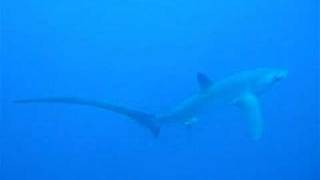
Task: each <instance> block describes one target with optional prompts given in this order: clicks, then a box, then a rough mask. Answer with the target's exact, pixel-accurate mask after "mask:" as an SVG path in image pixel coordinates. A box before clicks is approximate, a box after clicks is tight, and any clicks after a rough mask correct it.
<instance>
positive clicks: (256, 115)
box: [234, 93, 263, 140]
mask: <svg viewBox="0 0 320 180" xmlns="http://www.w3.org/2000/svg"><path fill="white" fill-rule="evenodd" d="M234 104H235V105H236V106H238V107H239V108H240V109H241V111H242V113H243V114H244V116H245V118H246V119H247V121H248V124H249V132H250V135H251V137H252V138H253V139H254V140H259V139H260V138H261V136H262V133H263V121H262V117H261V112H260V105H259V101H258V99H257V97H256V96H255V95H254V94H252V93H245V94H244V95H242V96H241V97H239V98H238V99H236V100H235V101H234Z"/></svg>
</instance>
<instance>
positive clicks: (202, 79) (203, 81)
mask: <svg viewBox="0 0 320 180" xmlns="http://www.w3.org/2000/svg"><path fill="white" fill-rule="evenodd" d="M197 80H198V83H199V86H200V88H201V89H202V90H206V89H208V88H209V87H210V86H211V85H212V84H213V82H212V81H211V79H210V78H209V77H208V76H207V75H206V74H204V73H200V72H199V73H198V74H197Z"/></svg>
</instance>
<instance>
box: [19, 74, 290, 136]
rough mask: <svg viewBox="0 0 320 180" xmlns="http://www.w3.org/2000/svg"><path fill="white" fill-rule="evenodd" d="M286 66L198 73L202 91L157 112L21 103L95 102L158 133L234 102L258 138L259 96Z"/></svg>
mask: <svg viewBox="0 0 320 180" xmlns="http://www.w3.org/2000/svg"><path fill="white" fill-rule="evenodd" d="M287 74H288V73H287V71H286V70H278V69H256V70H252V71H245V72H241V73H238V74H235V75H233V76H230V77H227V78H225V79H222V80H220V81H217V82H212V81H211V80H210V79H209V78H208V77H207V76H206V75H204V74H202V73H198V76H197V78H198V82H199V85H200V91H199V92H198V93H196V94H194V95H193V96H191V97H189V98H187V99H186V100H185V101H183V102H182V103H180V104H179V105H178V106H176V107H174V108H173V109H172V110H171V111H170V112H168V113H165V114H160V115H153V114H148V113H144V112H141V111H137V110H133V109H130V108H126V107H122V106H117V105H112V104H108V103H104V102H100V101H92V100H86V99H81V98H74V97H49V98H35V99H24V100H18V101H16V102H17V103H62V104H77V105H86V106H93V107H97V108H102V109H105V110H109V111H113V112H115V113H120V114H123V115H125V116H127V117H129V118H131V119H133V120H134V121H135V122H137V123H138V124H140V125H141V126H143V127H145V128H147V129H149V130H150V131H151V132H152V133H153V135H154V136H156V137H157V136H158V134H159V131H160V126H163V125H165V124H167V123H173V122H175V123H183V124H185V125H190V124H192V123H194V121H195V119H196V117H197V115H198V114H200V113H202V112H203V111H204V110H205V109H207V107H210V106H212V105H222V104H230V105H235V106H237V107H239V108H240V109H241V111H242V112H243V114H244V116H245V117H246V119H247V121H248V124H249V126H250V127H249V129H250V134H251V136H252V138H253V139H254V140H258V139H260V138H261V136H262V132H263V122H262V117H261V112H260V105H259V100H258V97H259V96H260V95H261V94H263V93H264V92H265V91H266V90H268V89H269V88H270V87H272V86H273V85H274V84H276V83H277V82H279V81H280V80H282V79H283V78H285V77H286V76H287Z"/></svg>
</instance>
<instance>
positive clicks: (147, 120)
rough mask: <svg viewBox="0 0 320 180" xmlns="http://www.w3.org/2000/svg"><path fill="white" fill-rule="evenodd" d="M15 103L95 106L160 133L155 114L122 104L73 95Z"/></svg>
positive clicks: (153, 132) (154, 134)
mask: <svg viewBox="0 0 320 180" xmlns="http://www.w3.org/2000/svg"><path fill="white" fill-rule="evenodd" d="M15 103H21V104H27V103H59V104H75V105H84V106H91V107H96V108H100V109H104V110H109V111H112V112H115V113H118V114H122V115H125V116H127V117H129V118H131V119H133V120H134V121H135V122H136V123H138V124H140V125H141V126H142V127H145V128H147V129H149V130H150V131H151V132H152V134H153V136H154V137H158V136H159V133H160V127H159V126H158V125H157V124H156V123H155V122H154V119H155V116H154V115H152V114H148V113H144V112H141V111H137V110H133V109H129V108H126V107H122V106H117V105H112V104H108V103H104V102H100V101H93V100H88V99H80V98H74V97H55V98H36V99H24V100H17V101H15Z"/></svg>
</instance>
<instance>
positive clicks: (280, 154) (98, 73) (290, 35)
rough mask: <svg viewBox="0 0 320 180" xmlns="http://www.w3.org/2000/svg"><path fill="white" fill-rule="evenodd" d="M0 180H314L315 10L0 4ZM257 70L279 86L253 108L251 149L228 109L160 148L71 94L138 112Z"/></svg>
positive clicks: (254, 4) (305, 6) (138, 0)
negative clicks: (258, 126) (199, 77)
mask: <svg viewBox="0 0 320 180" xmlns="http://www.w3.org/2000/svg"><path fill="white" fill-rule="evenodd" d="M0 8H1V24H0V27H1V34H0V35H1V58H0V63H1V64H0V76H1V85H0V95H1V103H0V109H1V111H0V135H1V136H0V137H1V142H0V153H1V154H0V179H1V180H40V179H41V180H43V179H44V180H57V179H94V180H163V179H165V180H179V179H184V180H218V179H219V180H221V179H226V180H270V179H271V180H319V179H320V173H319V172H320V163H319V158H320V155H319V142H320V141H319V139H320V138H319V137H320V131H319V128H320V123H319V1H318V0H281V1H279V0H268V1H257V0H246V1H240V0H230V1H223V0H198V1H195V0H161V1H160V0H105V1H102V0H78V1H75V0H47V1H43V0H42V1H40V0H19V1H10V0H3V1H1V2H0ZM260 67H271V68H283V69H287V70H288V72H289V74H288V77H287V78H286V79H285V80H283V81H282V82H280V83H279V84H277V85H276V86H275V87H274V88H272V90H270V91H268V92H266V94H265V95H264V96H263V97H262V98H261V104H262V106H263V108H262V110H263V117H264V120H265V122H264V123H265V132H264V135H263V137H262V138H261V140H259V141H257V142H255V141H252V140H251V139H250V138H248V136H246V123H245V120H244V119H243V118H242V116H241V115H240V114H239V112H238V111H237V109H236V108H233V107H230V108H227V109H218V110H214V109H213V110H212V112H210V113H207V114H202V115H201V116H200V117H198V118H199V121H198V122H197V123H196V124H194V126H193V127H192V128H191V129H186V128H185V127H183V126H175V125H172V126H166V127H163V128H162V129H161V133H160V136H159V137H158V138H154V137H153V136H152V135H151V134H150V133H149V132H147V131H146V130H145V129H143V128H141V127H140V126H139V125H137V124H135V123H133V122H132V121H130V120H128V119H127V118H126V117H123V116H119V115H117V114H114V113H111V112H108V111H103V110H99V109H95V108H90V107H83V106H66V105H57V104H51V105H49V104H48V105H46V104H32V105H31V104H30V105H21V104H15V103H13V101H14V100H17V99H23V98H30V97H48V96H67V97H68V96H71V97H74V96H77V97H84V98H90V99H96V100H103V101H106V102H110V103H114V104H121V105H125V106H128V107H132V108H136V109H139V110H142V111H145V112H150V113H161V112H165V111H166V110H168V109H170V108H171V107H173V106H174V105H176V104H177V103H179V102H180V101H182V100H183V99H185V98H186V97H188V96H190V95H192V94H193V93H195V92H197V91H198V89H199V87H198V84H197V81H196V74H197V72H203V73H206V74H208V76H210V77H211V78H212V80H213V81H216V80H220V79H222V78H224V77H226V76H228V75H230V74H233V73H237V72H241V71H244V70H250V69H256V68H260Z"/></svg>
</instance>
